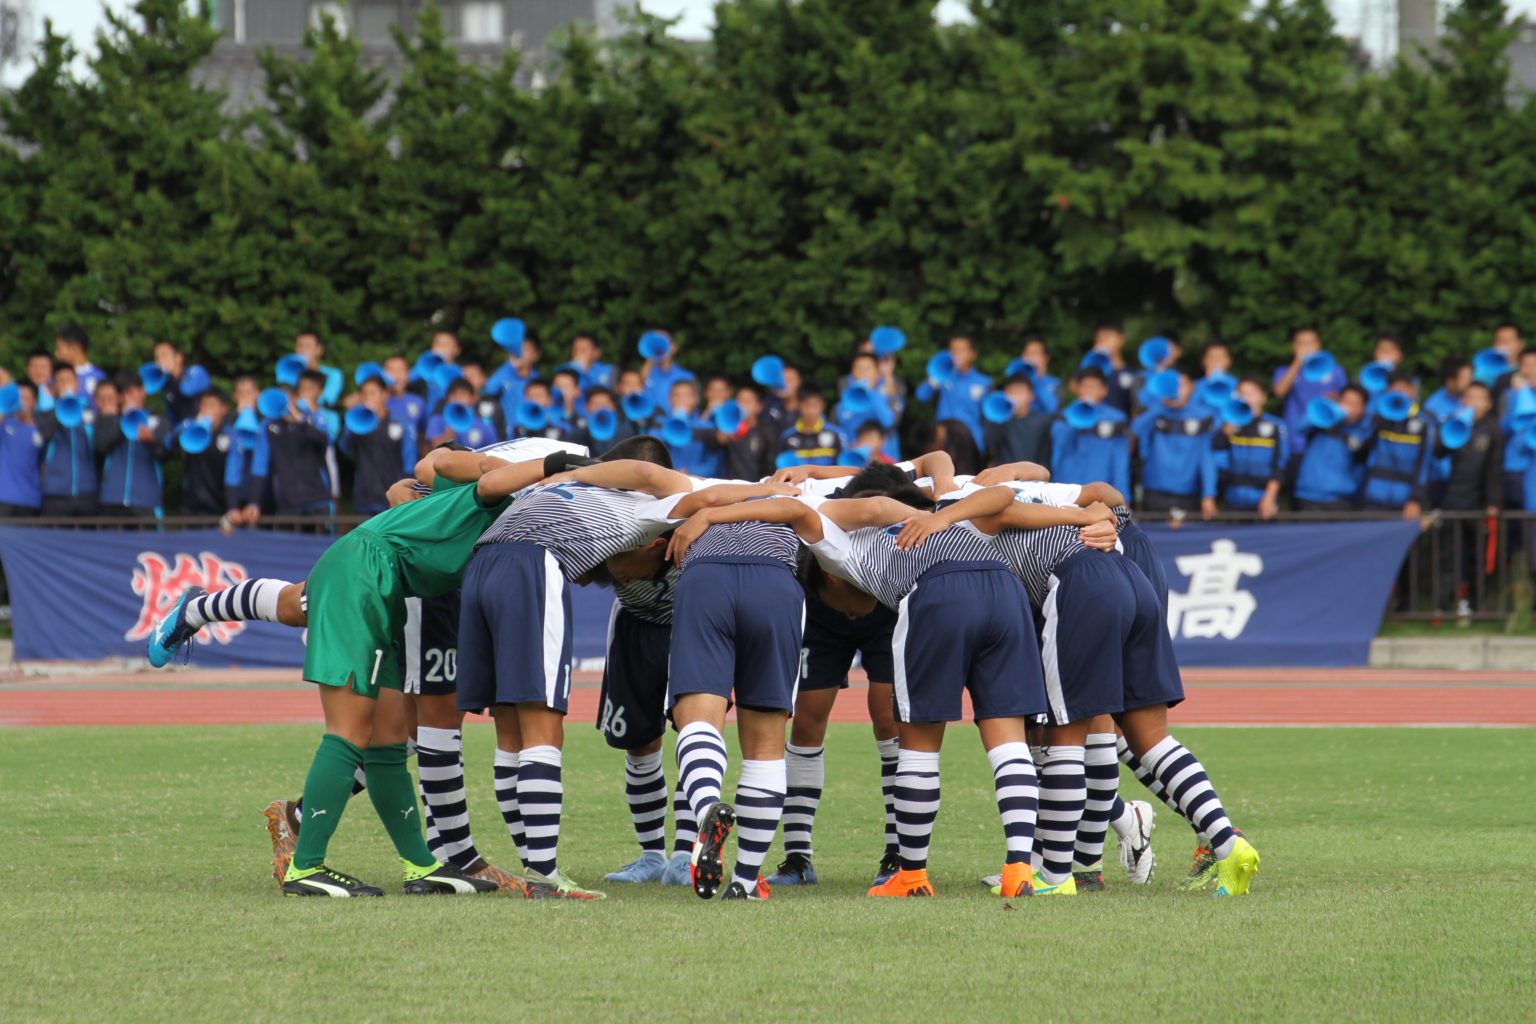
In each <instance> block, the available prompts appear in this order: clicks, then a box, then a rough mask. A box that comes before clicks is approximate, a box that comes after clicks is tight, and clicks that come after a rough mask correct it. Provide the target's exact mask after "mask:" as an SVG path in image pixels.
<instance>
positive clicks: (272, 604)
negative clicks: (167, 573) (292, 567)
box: [186, 579, 293, 629]
mask: <svg viewBox="0 0 1536 1024" xmlns="http://www.w3.org/2000/svg"><path fill="white" fill-rule="evenodd" d="M291 586H293V584H291V583H289V582H288V581H287V580H270V579H254V580H241V581H240V582H239V583H236V584H235V585H234V586H232V587H227V588H225V589H224V590H220V591H218V592H216V593H212V594H204V595H203V596H202V597H194V598H193V599H192V600H190V601H188V602H187V610H186V614H187V625H189V626H191V627H193V628H194V629H202V628H203V627H204V626H206V625H208V623H210V622H245V621H247V620H249V619H260V620H261V621H263V622H276V621H277V597H278V595H279V594H281V593H282V592H283V588H284V587H291Z"/></svg>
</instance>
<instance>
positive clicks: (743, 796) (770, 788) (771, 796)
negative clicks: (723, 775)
mask: <svg viewBox="0 0 1536 1024" xmlns="http://www.w3.org/2000/svg"><path fill="white" fill-rule="evenodd" d="M788 788H789V786H788V779H787V776H786V773H785V768H784V762H783V761H742V762H741V778H740V779H738V780H737V782H736V801H735V806H736V867H735V868H734V869H732V871H731V877H732V878H734V879H736V881H738V882H740V883H741V884H742V885H744V886H746V888H747V891H748V892H752V891H754V889H755V888H756V886H757V877H758V875H760V874H761V873H762V869H763V860H764V858H766V857H767V856H768V848H769V847H770V846H772V845H773V837H774V836H775V835H777V834H778V831H779V818H780V817H781V816H782V815H783V814H784V793H785V790H787V789H788Z"/></svg>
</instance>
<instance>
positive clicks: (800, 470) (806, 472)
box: [768, 466, 811, 494]
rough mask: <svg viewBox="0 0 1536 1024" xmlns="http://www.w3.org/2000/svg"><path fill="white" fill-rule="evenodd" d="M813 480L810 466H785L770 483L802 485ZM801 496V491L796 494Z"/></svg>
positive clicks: (769, 479) (774, 475)
mask: <svg viewBox="0 0 1536 1024" xmlns="http://www.w3.org/2000/svg"><path fill="white" fill-rule="evenodd" d="M810 478H811V467H810V466H785V467H784V468H783V469H780V470H778V471H776V472H775V473H774V474H773V476H771V477H769V478H768V481H769V483H775V484H802V483H805V481H807V480H809V479H810ZM795 493H796V494H799V493H800V492H799V491H796V492H795Z"/></svg>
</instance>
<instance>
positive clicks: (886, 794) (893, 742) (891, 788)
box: [875, 736, 901, 854]
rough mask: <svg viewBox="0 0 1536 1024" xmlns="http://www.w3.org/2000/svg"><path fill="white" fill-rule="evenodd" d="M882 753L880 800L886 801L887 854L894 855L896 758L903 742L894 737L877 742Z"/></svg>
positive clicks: (895, 843)
mask: <svg viewBox="0 0 1536 1024" xmlns="http://www.w3.org/2000/svg"><path fill="white" fill-rule="evenodd" d="M875 749H876V750H878V751H879V752H880V798H881V799H882V800H884V801H885V852H886V853H891V854H894V853H895V852H896V848H897V846H898V845H899V844H898V843H897V841H896V758H897V756H898V755H899V754H900V753H901V741H900V740H898V739H896V738H895V737H894V736H893V737H892V738H890V739H888V740H875Z"/></svg>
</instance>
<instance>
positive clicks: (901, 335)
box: [860, 327, 907, 465]
mask: <svg viewBox="0 0 1536 1024" xmlns="http://www.w3.org/2000/svg"><path fill="white" fill-rule="evenodd" d="M869 343H870V345H871V346H872V347H873V348H874V350H875V355H877V356H879V357H881V358H882V359H883V358H885V357H886V356H893V355H895V354H896V353H897V352H900V351H901V350H902V349H903V348H904V347H905V346H906V344H907V334H906V332H905V331H903V330H902V329H901V328H900V327H876V328H875V329H874V330H872V331H870V332H869ZM860 465H863V463H860Z"/></svg>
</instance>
